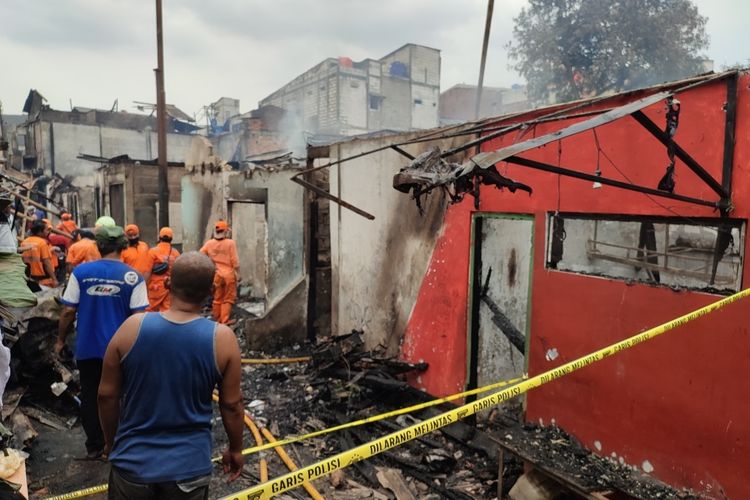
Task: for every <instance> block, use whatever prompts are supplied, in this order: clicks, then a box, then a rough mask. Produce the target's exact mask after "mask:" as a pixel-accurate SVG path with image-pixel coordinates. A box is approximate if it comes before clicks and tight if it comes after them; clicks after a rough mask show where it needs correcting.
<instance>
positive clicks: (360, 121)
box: [258, 43, 440, 136]
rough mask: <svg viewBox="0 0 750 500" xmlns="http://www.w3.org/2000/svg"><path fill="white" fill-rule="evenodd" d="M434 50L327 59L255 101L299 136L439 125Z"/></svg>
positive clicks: (412, 47)
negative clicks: (283, 115) (281, 112)
mask: <svg viewBox="0 0 750 500" xmlns="http://www.w3.org/2000/svg"><path fill="white" fill-rule="evenodd" d="M439 99H440V51H439V50H437V49H432V48H429V47H424V46H422V45H416V44H411V43H410V44H406V45H404V46H403V47H401V48H399V49H397V50H395V51H393V52H391V53H390V54H388V55H386V56H384V57H382V58H380V59H365V60H363V61H359V62H354V61H352V60H351V59H350V58H348V57H339V58H328V59H326V60H324V61H323V62H321V63H319V64H317V65H315V66H314V67H313V68H311V69H309V70H308V71H306V72H304V73H302V74H301V75H299V76H298V77H297V78H295V79H294V80H292V81H291V82H289V83H288V84H286V85H284V86H283V87H281V88H280V89H279V90H277V91H276V92H274V93H273V94H271V95H269V96H268V97H266V98H265V99H263V100H261V101H260V103H259V105H258V107H263V106H268V105H273V106H277V107H279V108H282V109H285V110H286V111H287V113H288V114H289V115H290V120H289V121H290V127H296V128H297V129H298V130H299V131H300V132H303V133H305V134H311V135H312V134H322V135H334V136H341V135H357V134H362V133H367V132H374V131H378V130H387V129H389V130H398V131H406V130H414V129H426V128H431V127H436V126H437V125H438V124H439V113H438V107H439Z"/></svg>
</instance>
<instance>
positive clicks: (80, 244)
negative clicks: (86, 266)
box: [65, 229, 102, 273]
mask: <svg viewBox="0 0 750 500" xmlns="http://www.w3.org/2000/svg"><path fill="white" fill-rule="evenodd" d="M74 234H75V236H76V241H75V242H74V243H73V244H72V245H70V248H69V249H68V256H67V258H66V261H65V262H66V263H67V268H68V272H69V273H71V272H73V269H75V267H76V266H77V265H78V264H83V263H84V262H94V261H95V260H99V259H101V258H102V256H101V254H100V253H99V248H97V246H96V241H94V233H92V232H91V231H87V230H85V229H79V230H77V231H76V232H75V233H74Z"/></svg>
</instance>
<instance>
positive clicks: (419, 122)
mask: <svg viewBox="0 0 750 500" xmlns="http://www.w3.org/2000/svg"><path fill="white" fill-rule="evenodd" d="M411 97H412V112H411V127H412V128H416V129H422V128H433V127H437V125H438V121H439V117H438V101H439V100H440V89H439V88H436V87H428V86H425V85H416V84H412V88H411ZM418 101H421V104H417V102H418Z"/></svg>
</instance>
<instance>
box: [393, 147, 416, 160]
mask: <svg viewBox="0 0 750 500" xmlns="http://www.w3.org/2000/svg"><path fill="white" fill-rule="evenodd" d="M391 149H393V150H394V151H396V152H398V153H401V154H402V155H404V156H406V157H407V158H409V159H410V160H413V159H414V156H412V155H411V154H409V153H407V152H406V151H404V150H403V149H401V148H400V147H398V146H397V145H395V144H394V145H393V146H391Z"/></svg>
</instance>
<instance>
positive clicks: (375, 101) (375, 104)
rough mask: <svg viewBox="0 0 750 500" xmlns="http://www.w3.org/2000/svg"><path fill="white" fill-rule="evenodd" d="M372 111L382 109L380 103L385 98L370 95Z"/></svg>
mask: <svg viewBox="0 0 750 500" xmlns="http://www.w3.org/2000/svg"><path fill="white" fill-rule="evenodd" d="M368 97H369V101H370V109H380V103H381V102H382V101H383V96H380V95H376V94H369V96H368Z"/></svg>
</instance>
